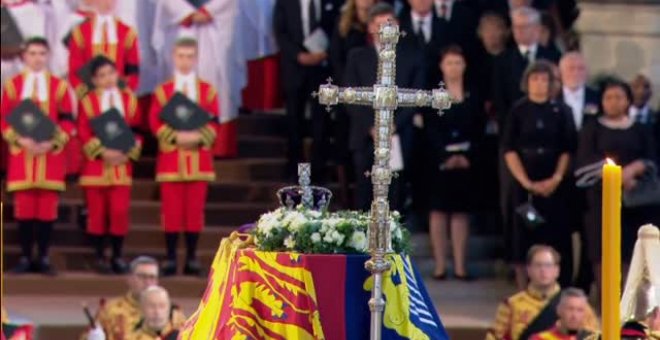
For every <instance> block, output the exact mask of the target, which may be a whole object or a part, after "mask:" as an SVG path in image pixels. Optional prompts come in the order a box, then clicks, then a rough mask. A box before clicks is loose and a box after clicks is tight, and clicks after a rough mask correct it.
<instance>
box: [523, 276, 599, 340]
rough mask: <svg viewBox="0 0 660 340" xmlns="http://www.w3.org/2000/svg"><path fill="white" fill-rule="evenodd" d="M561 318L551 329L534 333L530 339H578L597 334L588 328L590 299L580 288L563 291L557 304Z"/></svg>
mask: <svg viewBox="0 0 660 340" xmlns="http://www.w3.org/2000/svg"><path fill="white" fill-rule="evenodd" d="M557 315H558V316H559V320H557V323H556V324H555V325H554V326H553V327H552V328H550V329H548V330H546V331H544V332H540V333H536V334H534V335H533V336H532V337H531V338H530V340H578V339H583V338H585V337H588V336H591V335H592V334H595V333H594V332H595V331H596V330H595V329H587V328H586V326H587V321H588V316H589V301H588V298H587V295H586V294H585V293H584V291H582V290H581V289H578V288H567V289H564V291H562V292H561V296H560V298H559V304H558V305H557Z"/></svg>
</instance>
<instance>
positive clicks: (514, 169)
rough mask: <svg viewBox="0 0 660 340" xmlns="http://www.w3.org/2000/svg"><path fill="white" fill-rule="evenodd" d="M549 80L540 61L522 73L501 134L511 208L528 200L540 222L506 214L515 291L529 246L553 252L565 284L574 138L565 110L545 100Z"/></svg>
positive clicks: (522, 284) (546, 65)
mask: <svg viewBox="0 0 660 340" xmlns="http://www.w3.org/2000/svg"><path fill="white" fill-rule="evenodd" d="M554 78H555V77H554V74H553V72H552V66H551V65H550V64H549V63H548V62H546V61H538V62H536V63H534V64H532V65H531V66H530V67H529V68H528V69H527V71H526V72H525V74H524V75H523V78H522V79H523V80H522V87H523V90H524V92H525V93H526V94H527V97H525V98H523V99H521V100H520V101H519V102H517V103H516V104H515V105H514V106H513V108H512V109H511V112H510V114H509V118H508V119H507V123H506V126H505V127H504V133H503V134H502V147H503V150H504V152H505V153H504V160H505V162H506V165H507V168H508V169H509V172H510V173H511V175H512V176H513V178H515V183H514V188H512V190H511V192H510V195H511V197H510V199H511V202H513V209H514V210H516V209H517V208H518V207H520V206H522V205H523V204H525V203H527V202H529V201H530V200H531V203H532V205H533V207H534V208H535V209H536V210H537V211H538V213H539V214H540V215H541V217H543V218H544V219H545V222H544V223H541V224H537V225H532V224H531V223H529V222H528V221H527V219H523V215H522V214H519V213H516V212H515V211H512V212H511V216H514V217H513V225H512V226H511V227H512V230H511V238H512V239H511V240H509V241H510V245H511V248H512V249H511V255H512V259H511V260H512V263H513V264H514V268H515V270H516V283H517V284H518V286H519V288H521V289H522V288H524V287H525V286H526V285H527V282H526V281H527V277H526V275H525V270H524V269H525V268H524V263H525V256H526V254H527V250H528V249H529V248H530V247H531V246H532V245H534V244H539V243H543V244H547V245H549V246H552V247H553V248H555V249H556V250H557V251H558V252H559V253H560V254H561V255H562V259H563V261H562V263H561V273H560V277H559V282H560V284H561V285H562V286H567V285H569V284H570V279H571V271H572V263H571V262H572V258H571V250H572V249H571V228H570V217H569V206H568V202H569V200H568V199H567V197H566V196H567V192H568V190H567V185H568V184H567V182H566V181H564V175H565V174H566V171H567V169H568V165H569V162H570V158H571V154H572V153H573V152H574V151H575V147H576V138H577V136H576V134H575V127H574V123H573V118H572V115H571V113H570V111H569V110H570V109H569V108H568V107H567V106H565V105H563V104H560V103H558V102H555V101H553V100H551V95H552V92H553V86H555V79H554Z"/></svg>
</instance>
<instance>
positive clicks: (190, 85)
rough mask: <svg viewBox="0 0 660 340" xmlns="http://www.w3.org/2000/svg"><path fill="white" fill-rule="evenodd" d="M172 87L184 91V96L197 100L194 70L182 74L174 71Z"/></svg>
mask: <svg viewBox="0 0 660 340" xmlns="http://www.w3.org/2000/svg"><path fill="white" fill-rule="evenodd" d="M174 89H175V90H176V91H179V92H181V93H184V92H185V94H186V97H188V98H189V99H190V100H192V101H197V74H196V73H195V72H190V73H188V74H182V73H180V72H177V71H174ZM184 89H185V91H184Z"/></svg>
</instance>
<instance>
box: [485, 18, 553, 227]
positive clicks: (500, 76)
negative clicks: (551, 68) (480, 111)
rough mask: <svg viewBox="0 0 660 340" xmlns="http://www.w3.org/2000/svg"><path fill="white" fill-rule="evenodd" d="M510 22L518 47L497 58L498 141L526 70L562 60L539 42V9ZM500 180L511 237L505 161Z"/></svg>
mask: <svg viewBox="0 0 660 340" xmlns="http://www.w3.org/2000/svg"><path fill="white" fill-rule="evenodd" d="M511 20H512V27H511V30H512V32H513V38H514V42H515V44H514V45H512V46H510V47H508V48H507V49H506V50H504V52H502V53H500V55H498V56H497V57H496V58H495V60H494V61H493V72H492V79H491V96H492V109H493V111H494V114H495V116H496V124H494V126H493V127H492V129H493V130H495V131H498V133H499V134H498V135H497V137H499V138H502V136H501V133H502V131H503V129H504V127H505V126H506V124H507V120H508V118H509V117H510V116H511V115H510V112H511V108H512V107H513V105H514V103H516V102H517V101H518V100H520V99H521V98H523V97H524V96H525V94H524V92H523V91H522V90H521V87H520V80H521V79H522V76H523V73H524V72H525V69H526V68H527V67H528V66H529V65H530V64H532V63H533V62H534V61H536V60H541V59H545V60H549V61H551V62H554V63H556V62H557V61H558V60H559V57H560V56H559V55H558V54H555V53H553V52H552V51H551V50H548V49H546V48H544V47H543V46H540V45H539V43H538V42H539V34H540V15H539V12H538V11H537V10H535V9H533V8H531V7H525V6H523V7H518V8H516V9H514V10H512V11H511ZM502 156H503V150H500V160H503V158H502ZM499 177H500V180H499V182H500V208H501V213H502V225H503V226H504V228H505V234H511V230H510V226H511V225H512V224H513V216H512V214H510V212H511V211H513V210H514V207H513V206H512V202H511V201H510V200H509V198H510V197H511V195H510V192H511V190H512V186H513V184H514V183H513V182H514V181H513V179H512V178H511V176H510V175H509V172H508V170H507V168H506V164H504V162H503V161H500V164H499Z"/></svg>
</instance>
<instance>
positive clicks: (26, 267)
mask: <svg viewBox="0 0 660 340" xmlns="http://www.w3.org/2000/svg"><path fill="white" fill-rule="evenodd" d="M32 270H33V267H32V263H31V262H30V260H29V259H28V258H27V257H25V256H21V258H20V259H18V264H16V267H14V268H13V269H12V270H11V272H12V273H14V274H27V273H29V272H31V271H32Z"/></svg>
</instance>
